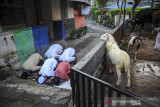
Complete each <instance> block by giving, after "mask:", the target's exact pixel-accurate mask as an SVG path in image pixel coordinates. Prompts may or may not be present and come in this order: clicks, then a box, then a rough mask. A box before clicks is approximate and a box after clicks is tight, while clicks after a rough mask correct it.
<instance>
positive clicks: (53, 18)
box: [0, 0, 88, 71]
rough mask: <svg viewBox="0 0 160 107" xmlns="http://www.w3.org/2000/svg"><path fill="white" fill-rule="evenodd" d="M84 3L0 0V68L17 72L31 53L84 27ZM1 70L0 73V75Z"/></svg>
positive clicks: (66, 0)
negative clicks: (82, 11) (8, 67)
mask: <svg viewBox="0 0 160 107" xmlns="http://www.w3.org/2000/svg"><path fill="white" fill-rule="evenodd" d="M82 5H88V1H86V0H1V1H0V41H1V42H0V68H2V69H3V70H4V71H5V69H6V66H7V65H9V66H11V67H12V68H11V69H19V68H21V65H22V64H23V63H24V61H25V60H26V59H27V57H29V56H30V55H31V54H33V53H34V52H40V51H41V50H43V49H44V48H45V47H47V46H49V42H50V41H52V40H53V39H60V40H66V39H68V38H70V33H71V32H72V31H73V30H74V29H78V28H79V27H84V26H85V15H82V14H81V6H82ZM3 70H2V71H3Z"/></svg>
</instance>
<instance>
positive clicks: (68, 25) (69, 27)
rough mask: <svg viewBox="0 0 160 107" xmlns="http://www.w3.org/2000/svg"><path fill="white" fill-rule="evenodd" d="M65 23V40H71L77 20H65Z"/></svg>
mask: <svg viewBox="0 0 160 107" xmlns="http://www.w3.org/2000/svg"><path fill="white" fill-rule="evenodd" d="M63 21H64V30H65V39H68V38H71V36H70V34H71V32H72V31H73V30H74V29H75V20H74V18H69V19H63Z"/></svg>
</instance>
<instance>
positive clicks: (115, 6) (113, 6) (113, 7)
mask: <svg viewBox="0 0 160 107" xmlns="http://www.w3.org/2000/svg"><path fill="white" fill-rule="evenodd" d="M123 6H124V3H123ZM132 6H133V4H128V3H126V8H128V7H132ZM120 7H121V3H119V8H120ZM104 8H105V9H116V8H118V6H117V4H112V5H109V6H106V7H104Z"/></svg>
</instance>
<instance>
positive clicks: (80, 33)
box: [77, 27, 83, 37]
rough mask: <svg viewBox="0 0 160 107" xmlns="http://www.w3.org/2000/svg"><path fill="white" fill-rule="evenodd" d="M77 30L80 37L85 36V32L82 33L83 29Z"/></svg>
mask: <svg viewBox="0 0 160 107" xmlns="http://www.w3.org/2000/svg"><path fill="white" fill-rule="evenodd" d="M77 30H78V37H82V36H83V32H82V30H83V28H82V27H80V28H79V29H77Z"/></svg>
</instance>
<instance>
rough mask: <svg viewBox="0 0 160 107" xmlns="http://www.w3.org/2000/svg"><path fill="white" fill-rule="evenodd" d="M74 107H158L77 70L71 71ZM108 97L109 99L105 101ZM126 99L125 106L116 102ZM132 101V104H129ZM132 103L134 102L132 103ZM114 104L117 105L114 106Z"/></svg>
mask: <svg viewBox="0 0 160 107" xmlns="http://www.w3.org/2000/svg"><path fill="white" fill-rule="evenodd" d="M71 86H72V99H73V106H74V107H75V105H76V107H104V106H105V107H106V106H107V107H111V106H115V107H120V106H123V107H130V106H132V105H134V106H133V107H137V106H138V107H158V105H155V104H153V103H151V102H149V101H147V100H145V99H143V98H140V97H137V96H135V95H133V94H131V93H128V92H125V91H123V90H121V89H118V88H116V87H113V86H112V85H111V84H109V83H107V82H104V81H102V80H100V79H98V78H95V77H93V76H91V75H88V74H86V73H84V72H81V71H79V70H76V69H73V68H72V69H71ZM106 96H107V98H108V99H105V97H106ZM122 97H123V98H126V100H123V101H126V102H125V103H124V104H123V105H122V104H120V103H117V102H114V101H113V99H112V98H114V99H116V101H120V100H121V99H122ZM128 101H130V102H128ZM131 101H132V102H131ZM113 103H116V104H114V105H113Z"/></svg>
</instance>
